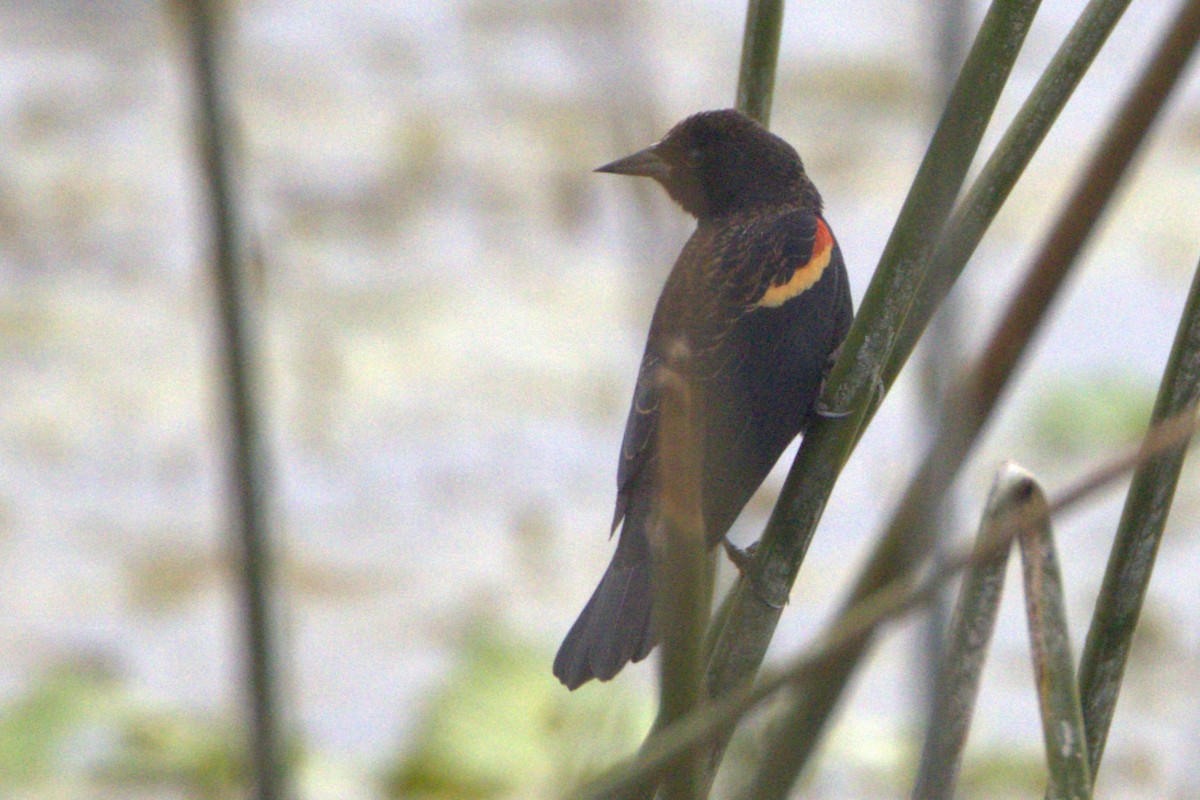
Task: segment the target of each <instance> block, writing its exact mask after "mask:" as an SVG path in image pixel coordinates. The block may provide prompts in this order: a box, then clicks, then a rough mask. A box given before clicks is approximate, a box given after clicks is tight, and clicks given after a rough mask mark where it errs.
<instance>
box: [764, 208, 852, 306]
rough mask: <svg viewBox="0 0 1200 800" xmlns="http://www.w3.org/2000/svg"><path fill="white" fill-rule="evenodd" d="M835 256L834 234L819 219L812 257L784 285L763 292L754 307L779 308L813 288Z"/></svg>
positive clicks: (774, 284) (776, 284)
mask: <svg viewBox="0 0 1200 800" xmlns="http://www.w3.org/2000/svg"><path fill="white" fill-rule="evenodd" d="M832 255H833V234H832V233H830V231H829V226H828V225H826V224H825V220H823V219H821V218H820V217H817V233H816V235H815V236H814V237H813V247H812V255H811V256H809V259H808V261H807V262H806V263H804V264H801V265H800V266H798V267H796V270H795V271H794V272H793V273H792V274H791V276H790V277H788V279H787V280H785V281H783V282H782V283H773V284H771V285H770V286H768V287H767V290H766V291H765V292H763V295H762V297H760V298H759V299H758V302H756V303H755V304H754V305H755V306H756V307H759V308H778V307H779V306H781V305H783V304H784V303H786V302H787V301H788V300H791V299H792V298H793V297H796V296H797V295H799V294H800V293H802V292H804V291H806V290H808V289H809V288H811V287H812V286H813V285H814V284H815V283H816V282H817V281H819V280H821V275H823V274H824V272H825V268H826V267H828V266H829V259H830V258H831V257H832Z"/></svg>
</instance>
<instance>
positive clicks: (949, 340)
mask: <svg viewBox="0 0 1200 800" xmlns="http://www.w3.org/2000/svg"><path fill="white" fill-rule="evenodd" d="M937 16H938V20H937V25H936V26H935V31H936V37H937V38H936V41H935V55H936V58H937V83H938V89H937V95H938V97H939V99H940V101H941V102H942V103H944V102H945V101H946V100H947V99H948V98H949V97H950V91H951V90H952V89H953V88H954V79H955V77H956V76H957V75H958V70H959V68H960V66H961V65H962V62H963V58H964V57H965V55H966V52H967V46H968V44H969V42H968V40H967V17H968V15H967V2H966V0H942V2H941V3H940V4H938V7H937ZM960 306H961V303H960V302H959V301H958V299H957V298H956V297H948V298H946V301H945V302H943V303H942V307H941V308H940V309H938V313H937V316H935V317H934V318H933V320H932V321H931V322H930V325H929V336H928V337H926V339H925V342H926V344H925V349H924V352H923V354H922V357H921V362H920V365H919V369H918V377H919V379H920V387H921V416H922V422H923V424H924V428H925V431H926V432H927V434H929V435H932V432H933V431H934V430H936V428H937V424H938V420H939V419H941V416H942V414H943V413H944V409H943V407H942V400H941V398H942V396H943V395H944V394H945V392H946V386H947V383H948V378H949V376H950V375H951V374H952V373H953V371H954V370H955V369H956V368H957V365H958V362H959V361H960V360H961V359H962V358H963V348H962V337H961V336H960V335H959V334H960V331H959V326H960V325H961V317H962V313H961V308H960ZM929 527H930V528H931V529H932V530H934V531H936V532H938V533H937V534H935V539H934V541H933V550H932V552H931V553H930V558H931V561H932V563H933V564H934V566H935V567H936V566H937V565H939V564H940V563H941V561H942V559H943V557H944V553H945V548H946V543H945V538H946V537H945V533H946V532H947V531H950V530H954V529H955V528H956V527H957V525H956V524H955V514H954V497H953V495H948V496H947V497H946V498H944V499H943V500H942V502H941V503H939V504H938V506H937V508H936V509H935V510H934V514H933V518H932V519H931V520H930V522H929ZM948 598H949V595H948V594H947V593H946V592H941V593H939V595H938V598H937V600H936V601H935V602H933V603H931V604H930V606H929V614H928V615H927V616H926V618H925V621H924V622H923V623H922V626H921V631H920V633H919V635H918V652H917V654H916V658H915V659H914V661H913V671H914V676H913V677H914V680H915V682H916V683H917V685H918V687H919V689H920V694H921V696H920V697H919V698H918V701H917V702H918V707H917V714H918V716H919V717H923V719H919V720H918V722H919V724H921V725H923V726H924V727H925V728H926V729H928V727H929V723H930V720H931V717H932V715H933V714H934V709H935V702H936V701H935V695H936V693H937V691H938V675H937V670H933V669H930V668H929V664H930V659H933V658H936V657H937V654H939V653H941V652H942V650H943V648H944V646H945V645H944V640H945V630H946V625H947V619H948V617H949V616H950V614H949V601H948Z"/></svg>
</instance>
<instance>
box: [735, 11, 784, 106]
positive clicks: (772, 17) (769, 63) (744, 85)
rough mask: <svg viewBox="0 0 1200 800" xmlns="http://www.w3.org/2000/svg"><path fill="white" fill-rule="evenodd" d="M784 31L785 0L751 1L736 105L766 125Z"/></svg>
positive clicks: (747, 12)
mask: <svg viewBox="0 0 1200 800" xmlns="http://www.w3.org/2000/svg"><path fill="white" fill-rule="evenodd" d="M782 30H783V0H749V2H747V3H746V30H745V33H744V34H743V38H742V66H741V70H740V72H739V73H738V87H737V108H738V110H739V111H741V112H742V113H743V114H745V115H746V116H748V117H753V118H754V119H756V120H758V121H759V122H760V123H762V124H763V126H764V127H765V126H766V125H768V124H769V123H770V121H771V96H772V94H773V93H774V92H775V65H776V63H777V62H778V61H779V36H780V32H781V31H782Z"/></svg>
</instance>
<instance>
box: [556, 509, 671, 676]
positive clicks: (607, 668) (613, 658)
mask: <svg viewBox="0 0 1200 800" xmlns="http://www.w3.org/2000/svg"><path fill="white" fill-rule="evenodd" d="M639 516H640V515H639ZM631 522H634V521H633V520H630V519H628V518H626V520H625V526H624V528H623V529H622V531H621V539H620V541H619V542H618V543H617V552H616V553H614V554H613V559H612V562H611V563H610V564H609V565H608V570H607V571H606V572H605V573H604V577H603V578H602V579H601V580H600V585H599V586H597V587H596V591H595V592H593V593H592V599H591V600H588V603H587V605H586V606H584V608H583V613H581V614H580V615H579V619H577V620H575V624H574V625H572V626H571V630H570V632H568V633H567V638H566V639H564V640H563V643H562V647H560V648H558V655H557V656H556V657H555V659H554V676H555V677H556V678H558V679H559V680H560V681H562V682H563V684H565V685H566V687H567V688H568V689H576V688H578V687H579V686H582V685H583V684H584V683H587V682H588V681H590V680H591V679H592V678H598V679H600V680H602V681H606V680H608V679H609V678H611V677H613V676H614V675H616V674H617V673H618V672H620V671H621V668H622V667H624V666H625V665H626V664H628V663H629V662H631V661H641V660H642V659H643V658H645V657H646V656H647V655H648V654H649V653H650V650H651V649H652V648H653V647H654V644H655V641H656V637H655V635H654V631H653V627H654V626H653V622H652V616H653V608H654V590H653V587H652V586H651V583H650V547H649V542H648V541H647V540H646V533H645V529H644V527H643V525H642V524H631ZM636 522H638V523H642V522H643V520H637V521H636Z"/></svg>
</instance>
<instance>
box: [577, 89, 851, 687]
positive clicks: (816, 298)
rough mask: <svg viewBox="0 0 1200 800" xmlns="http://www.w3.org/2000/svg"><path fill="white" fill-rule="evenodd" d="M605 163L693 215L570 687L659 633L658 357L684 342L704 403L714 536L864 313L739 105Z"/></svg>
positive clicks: (706, 493)
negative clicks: (652, 185)
mask: <svg viewBox="0 0 1200 800" xmlns="http://www.w3.org/2000/svg"><path fill="white" fill-rule="evenodd" d="M597 171H599V172H613V173H618V174H625V175H643V176H647V177H652V178H654V179H656V180H657V181H658V182H659V183H661V184H662V185H663V187H664V188H665V189H666V190H667V192H668V194H669V195H670V196H671V197H672V198H673V199H674V200H675V201H676V202H678V203H679V204H680V205H681V206H683V208H684V210H685V211H687V212H688V213H690V214H692V215H693V216H695V217H696V219H697V222H698V224H697V227H696V231H695V232H694V233H693V234H692V236H691V238H690V239H689V240H688V242H687V244H686V245H684V248H683V251H682V252H681V253H680V254H679V258H678V260H677V261H676V262H675V266H674V268H673V269H672V270H671V273H670V275H669V277H668V278H667V282H666V286H665V287H664V288H663V293H662V296H661V297H660V298H659V301H658V305H657V307H656V308H655V311H654V317H653V319H652V321H651V323H650V333H649V336H648V339H647V342H646V351H645V354H644V355H643V357H642V364H641V369H640V371H639V374H638V381H637V388H636V389H635V390H634V397H633V403H632V407H631V408H630V410H629V418H628V421H627V422H626V425H625V437H624V440H623V442H622V445H621V456H620V462H619V466H618V468H617V502H616V511H615V514H614V516H613V530H614V531H615V530H616V529H617V526H621V533H620V538H619V540H618V543H617V550H616V553H615V554H614V555H613V559H612V562H611V563H610V564H609V567H608V570H607V571H606V572H605V574H604V577H603V578H602V579H601V581H600V585H599V586H598V587H597V588H596V591H595V592H594V593H593V595H592V598H591V599H590V600H589V601H588V603H587V605H586V606H585V608H584V609H583V612H582V613H581V614H580V616H579V619H578V620H576V622H575V624H574V625H573V626H572V628H571V630H570V632H569V633H568V634H567V637H566V639H565V640H564V641H563V644H562V647H561V648H560V649H559V652H558V656H557V657H556V658H555V661H554V674H555V675H556V676H557V677H558V678H559V680H561V681H562V682H563V683H564V684H566V685H567V686H568V687H569V688H571V689H574V688H576V687H577V686H579V685H581V684H583V683H584V682H586V681H588V680H590V679H592V678H598V679H600V680H607V679H609V678H611V677H613V675H615V674H616V673H617V672H618V671H620V669H621V668H622V667H623V666H624V665H625V664H627V663H629V662H630V661H639V660H641V659H642V658H645V656H646V655H647V654H648V653H649V652H650V649H651V648H652V647H653V646H654V644H655V641H656V638H657V637H656V635H655V632H654V630H653V623H652V617H653V614H652V608H653V588H652V574H651V558H650V539H649V535H648V534H649V532H650V531H651V529H652V526H654V525H655V524H657V503H658V486H659V475H658V457H657V452H658V441H657V434H658V432H657V417H658V406H659V396H658V394H659V389H658V381H657V380H656V374H655V373H656V370H657V369H658V367H659V366H660V365H661V364H662V363H663V362H664V360H665V358H666V356H667V351H668V349H669V348H670V347H671V346H672V345H673V343H675V342H677V341H683V342H684V343H685V344H686V345H687V347H688V350H689V352H690V354H691V355H690V358H689V359H688V361H687V364H688V375H687V376H686V377H687V378H688V380H689V381H690V383H691V385H692V387H693V391H696V392H699V393H700V398H699V400H700V403H699V406H700V407H701V408H703V409H704V415H703V420H702V423H701V424H702V425H703V431H702V435H701V436H700V449H701V458H702V460H703V464H702V466H701V506H702V513H703V517H704V526H705V530H706V534H707V538H708V542H709V545H710V546H713V545H716V544H717V543H718V542H719V541H720V540H721V539H722V537H724V536H725V534H726V533H727V532H728V530H729V528H730V526H731V525H732V524H733V522H734V520H735V519H736V518H737V516H738V514H739V513H741V510H742V508H743V507H744V506H745V504H746V502H747V501H748V500H749V499H750V496H751V495H752V494H753V493H754V491H755V490H756V489H757V488H758V487H759V485H760V484H761V483H762V481H763V480H764V479H765V478H766V476H767V473H768V472H770V470H771V468H772V466H773V465H774V464H775V462H776V460H778V458H779V456H780V454H781V453H782V452H783V450H784V448H786V447H787V445H788V443H789V442H791V440H792V439H793V438H795V436H796V435H797V434H798V433H800V432H801V431H802V430H803V429H804V427H805V424H806V422H807V420H808V419H809V417H810V415H811V414H812V413H813V412H814V407H815V404H816V400H817V396H818V394H819V392H820V387H821V382H822V380H823V378H824V374H825V371H826V369H827V366H828V362H829V358H830V355H831V354H832V353H833V352H834V351H835V350H836V348H837V346H838V345H839V344H840V343H841V341H842V339H843V338H844V337H845V335H846V331H847V329H848V328H849V326H850V322H851V318H852V316H853V310H852V307H851V300H850V287H849V282H848V279H847V276H846V268H845V264H844V263H843V261H842V254H841V250H840V248H839V247H838V244H837V241H836V240H835V239H834V237H833V234H832V232H831V231H830V229H829V227H828V225H827V223H826V222H825V220H824V218H823V217H822V203H821V197H820V195H819V194H818V192H817V190H816V187H814V186H813V184H812V182H811V181H810V180H809V179H808V176H807V175H806V174H805V171H804V166H803V164H802V163H801V160H800V157H799V156H798V155H797V154H796V151H795V150H793V149H792V147H791V146H790V145H788V144H787V143H786V142H784V141H783V140H782V139H780V138H779V137H777V136H775V135H774V134H772V133H770V132H769V131H767V130H766V129H764V128H763V127H761V126H760V125H758V124H757V123H755V122H753V121H752V120H750V119H749V118H747V117H745V116H743V115H742V114H740V113H738V112H736V111H710V112H705V113H701V114H696V115H694V116H691V117H688V118H687V119H685V120H684V121H683V122H680V123H679V124H678V125H676V126H675V127H674V128H672V129H671V131H670V132H669V133H668V134H667V135H666V137H664V138H663V139H662V141H660V142H659V143H658V144H656V145H654V146H652V147H649V148H647V149H645V150H642V151H640V152H638V153H635V154H633V155H632V156H629V157H627V158H624V159H621V160H619V161H615V162H613V163H612V164H608V165H606V166H604V167H601V168H600V169H599V170H597Z"/></svg>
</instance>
